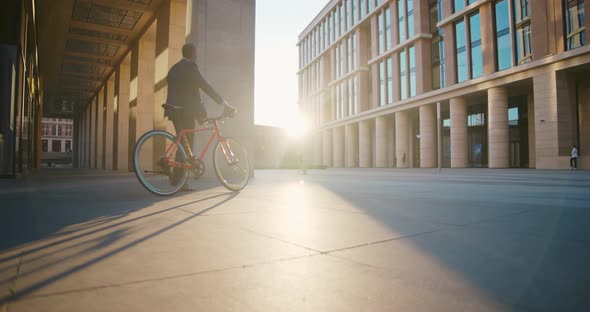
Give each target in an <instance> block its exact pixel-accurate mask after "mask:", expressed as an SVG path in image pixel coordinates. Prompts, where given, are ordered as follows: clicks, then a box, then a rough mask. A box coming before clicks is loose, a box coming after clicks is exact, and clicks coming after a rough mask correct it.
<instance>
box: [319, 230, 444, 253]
mask: <svg viewBox="0 0 590 312" xmlns="http://www.w3.org/2000/svg"><path fill="white" fill-rule="evenodd" d="M444 230H446V229H444V228H440V229H436V230H432V231H426V232H421V233H416V234H412V235H405V236H399V237H394V238H388V239H384V240H380V241H374V242H369V243H365V244H359V245H354V246H349V247H343V248H338V249H332V250H327V251H322V254H323V255H329V254H331V253H333V252H339V251H345V250H351V249H356V248H361V247H367V246H372V245H379V244H383V243H388V242H392V241H396V240H402V239H406V238H412V237H416V236H420V235H425V234H432V233H436V232H441V231H444Z"/></svg>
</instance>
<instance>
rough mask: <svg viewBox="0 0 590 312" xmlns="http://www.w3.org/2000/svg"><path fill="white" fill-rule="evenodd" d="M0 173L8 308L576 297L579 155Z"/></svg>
mask: <svg viewBox="0 0 590 312" xmlns="http://www.w3.org/2000/svg"><path fill="white" fill-rule="evenodd" d="M194 186H195V187H196V188H197V190H196V191H195V192H192V193H181V194H178V195H177V196H174V197H170V198H160V197H156V196H153V195H150V194H149V193H147V191H145V190H144V189H143V188H142V187H141V186H140V184H139V183H138V182H137V180H136V178H135V176H134V175H132V174H113V173H108V174H107V173H104V172H101V171H76V170H71V169H47V170H45V171H42V172H41V173H38V174H33V175H30V176H28V177H27V178H24V179H19V180H0V207H1V208H0V235H1V236H0V306H2V307H1V308H0V311H1V312H6V311H9V312H13V311H15V312H16V311H273V312H274V311H588V310H589V309H590V296H589V287H588V286H589V285H590V269H589V264H590V172H584V171H571V172H570V171H536V170H487V169H465V170H450V169H449V170H443V171H442V172H438V171H437V170H412V169H407V170H393V169H391V170H390V169H385V170H383V169H367V170H363V169H351V170H345V169H342V170H336V169H332V170H317V171H316V170H311V171H308V174H307V175H303V174H301V173H300V172H297V171H257V172H256V177H255V178H254V179H252V180H251V181H250V184H249V185H248V186H247V187H246V189H244V190H243V191H242V192H241V193H231V192H228V191H226V190H225V189H224V188H223V187H221V186H220V184H219V182H217V181H215V180H200V181H195V182H194Z"/></svg>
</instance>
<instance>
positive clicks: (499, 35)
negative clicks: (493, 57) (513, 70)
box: [495, 0, 512, 70]
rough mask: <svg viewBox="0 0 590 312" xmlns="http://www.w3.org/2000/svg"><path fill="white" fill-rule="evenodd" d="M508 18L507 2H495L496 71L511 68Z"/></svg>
mask: <svg viewBox="0 0 590 312" xmlns="http://www.w3.org/2000/svg"><path fill="white" fill-rule="evenodd" d="M508 16H509V15H508V0H501V1H497V2H496V5H495V18H496V49H497V51H496V52H497V55H498V59H497V64H498V70H504V69H507V68H510V67H512V61H511V53H510V19H509V18H508Z"/></svg>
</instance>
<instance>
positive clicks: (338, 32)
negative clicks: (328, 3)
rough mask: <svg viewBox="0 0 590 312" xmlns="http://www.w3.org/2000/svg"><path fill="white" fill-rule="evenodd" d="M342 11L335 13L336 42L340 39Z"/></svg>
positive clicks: (337, 10)
mask: <svg viewBox="0 0 590 312" xmlns="http://www.w3.org/2000/svg"><path fill="white" fill-rule="evenodd" d="M339 21H340V10H339V9H338V8H336V11H334V41H336V39H338V38H339V37H340V22H339Z"/></svg>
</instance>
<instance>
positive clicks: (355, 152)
mask: <svg viewBox="0 0 590 312" xmlns="http://www.w3.org/2000/svg"><path fill="white" fill-rule="evenodd" d="M345 136H346V168H358V160H359V149H358V144H359V133H358V125H357V124H356V123H350V124H347V125H346V126H345Z"/></svg>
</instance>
